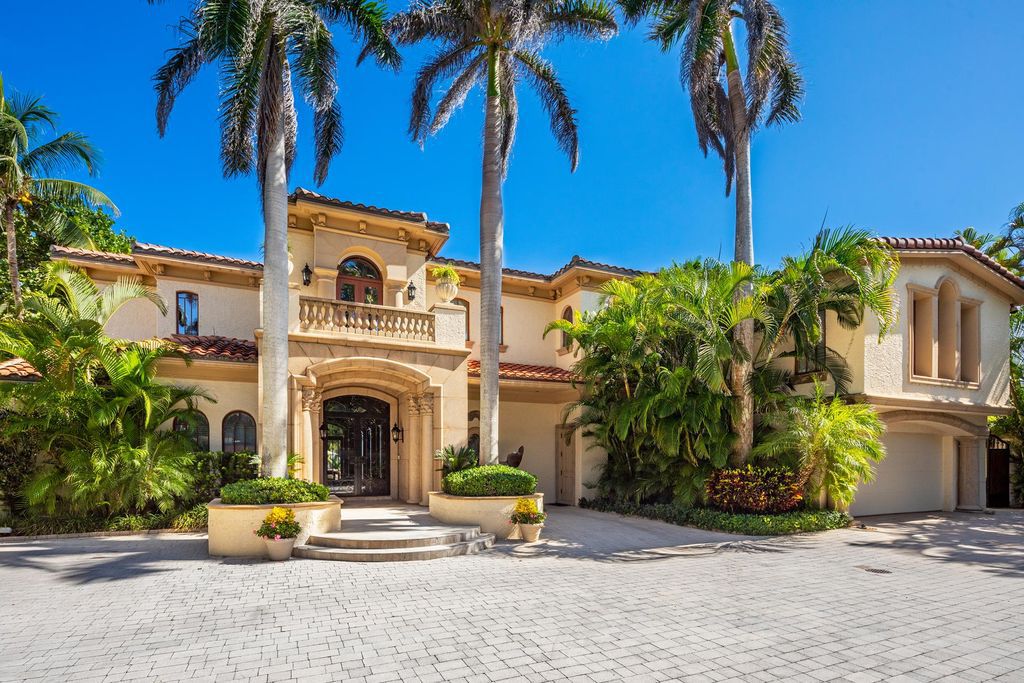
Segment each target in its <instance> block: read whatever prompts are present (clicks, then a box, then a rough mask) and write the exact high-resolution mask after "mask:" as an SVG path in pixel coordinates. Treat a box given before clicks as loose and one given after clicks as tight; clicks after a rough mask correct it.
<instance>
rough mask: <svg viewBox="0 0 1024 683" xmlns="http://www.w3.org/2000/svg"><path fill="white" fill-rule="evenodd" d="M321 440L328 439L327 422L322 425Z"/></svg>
mask: <svg viewBox="0 0 1024 683" xmlns="http://www.w3.org/2000/svg"><path fill="white" fill-rule="evenodd" d="M320 438H321V439H326V438H327V423H326V422H324V423H323V424H322V425H320Z"/></svg>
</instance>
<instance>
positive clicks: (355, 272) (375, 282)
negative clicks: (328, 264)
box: [336, 257, 384, 304]
mask: <svg viewBox="0 0 1024 683" xmlns="http://www.w3.org/2000/svg"><path fill="white" fill-rule="evenodd" d="M383 289H384V280H383V279H382V278H381V276H380V271H379V270H377V266H375V265H373V264H372V263H370V262H369V261H367V260H366V259H364V258H358V257H355V258H348V259H345V260H344V261H342V262H341V263H340V264H338V283H337V291H336V295H337V298H338V299H339V300H340V301H353V302H355V303H359V304H380V303H382V301H381V292H382V291H383Z"/></svg>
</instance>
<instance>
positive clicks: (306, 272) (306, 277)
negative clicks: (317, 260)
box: [302, 263, 313, 287]
mask: <svg viewBox="0 0 1024 683" xmlns="http://www.w3.org/2000/svg"><path fill="white" fill-rule="evenodd" d="M312 281H313V271H312V270H311V269H310V267H309V264H308V263H307V264H306V265H305V267H304V268H303V269H302V284H304V285H306V286H307V287H309V283H310V282H312Z"/></svg>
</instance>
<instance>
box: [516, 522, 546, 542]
mask: <svg viewBox="0 0 1024 683" xmlns="http://www.w3.org/2000/svg"><path fill="white" fill-rule="evenodd" d="M543 528H544V525H543V524H520V525H519V533H521V534H522V535H523V542H524V543H536V542H537V540H538V539H540V530H541V529H543Z"/></svg>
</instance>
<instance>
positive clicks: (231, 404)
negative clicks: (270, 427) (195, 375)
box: [164, 366, 259, 451]
mask: <svg viewBox="0 0 1024 683" xmlns="http://www.w3.org/2000/svg"><path fill="white" fill-rule="evenodd" d="M193 367H194V366H193ZM164 380H165V381H166V382H168V383H170V384H175V385H177V386H193V387H199V388H201V389H202V390H203V391H205V392H206V393H207V394H208V395H209V396H210V398H211V399H213V401H207V400H200V401H199V403H198V405H197V407H198V408H199V410H200V412H202V413H203V415H205V416H206V419H207V420H208V421H209V423H210V450H211V451H219V450H222V449H223V432H222V427H223V422H224V417H225V416H226V415H227V414H228V413H231V412H234V411H236V410H242V411H244V412H247V413H249V415H251V416H252V418H253V420H256V419H257V411H258V405H257V393H258V390H257V386H256V383H255V382H229V381H222V380H205V379H178V378H170V377H164ZM258 438H259V430H257V439H258ZM257 445H258V444H257Z"/></svg>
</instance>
